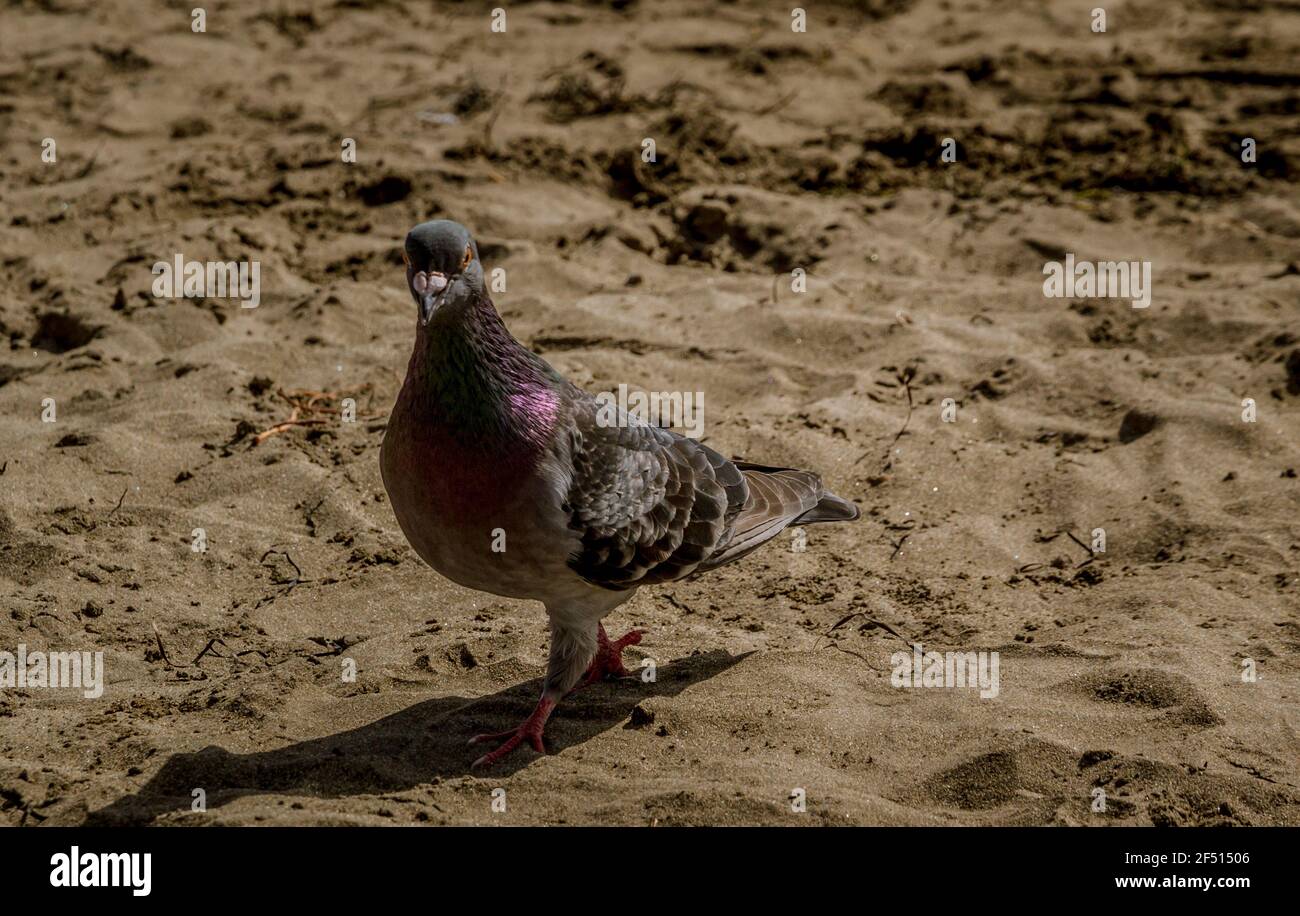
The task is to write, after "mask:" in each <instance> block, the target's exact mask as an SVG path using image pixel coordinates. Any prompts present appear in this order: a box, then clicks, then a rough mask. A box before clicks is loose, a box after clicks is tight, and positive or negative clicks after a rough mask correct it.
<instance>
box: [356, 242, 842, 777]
mask: <svg viewBox="0 0 1300 916" xmlns="http://www.w3.org/2000/svg"><path fill="white" fill-rule="evenodd" d="M403 261H404V262H405V264H406V285H407V289H408V290H409V291H410V294H411V298H412V299H414V301H415V305H416V313H417V322H416V328H415V345H414V348H413V349H412V352H411V358H410V362H409V363H408V365H407V369H406V378H405V381H404V382H403V384H402V388H401V390H400V391H399V393H398V395H397V400H396V402H395V404H394V406H393V409H392V412H391V414H390V416H389V420H388V427H387V429H386V431H385V433H384V441H383V446H382V448H381V450H380V469H381V473H382V475H383V481H384V487H385V489H386V490H387V492H388V498H389V503H390V505H391V506H392V509H393V514H394V515H395V516H396V517H397V522H398V524H399V526H400V527H401V529H402V532H403V534H404V535H405V536H406V539H407V540H408V541H409V542H410V544H411V547H412V548H413V549H414V550H415V552H416V553H417V554H418V555H419V556H420V557H421V559H423V560H424V561H425V562H426V563H428V564H429V565H430V566H431V567H433V568H434V569H435V570H436V571H437V572H439V573H440V574H442V575H443V576H445V577H446V578H448V579H450V580H452V581H453V582H456V583H459V584H460V585H463V586H465V587H467V588H471V589H477V590H478V591H483V592H489V593H491V594H494V595H501V596H504V597H508V598H526V599H532V600H536V601H540V602H541V603H542V604H543V605H544V606H545V608H546V613H547V615H548V617H549V622H550V631H551V633H550V635H551V644H550V655H549V659H548V661H547V666H546V678H545V681H544V684H543V688H542V696H541V699H540V700H539V701H538V703H537V706H536V708H535V709H534V710H533V712H532V713H531V714H530V715H529V716H528V718H526V719H525V720H524V721H523V723H522V724H520V725H519V726H518V727H517V728H513V729H510V730H509V731H506V732H502V733H500V734H486V735H478V736H476V737H474V738H472V739H471V741H470V743H471V744H481V743H498V746H497V747H496V748H495V749H494V750H491V751H489V752H488V753H486V754H484V755H483V756H481V757H479V758H478V759H477V760H475V761H474V764H473V766H476V767H485V766H490V765H492V764H494V763H496V762H497V761H499V760H501V759H502V758H504V757H505V756H506V755H508V754H510V753H512V752H513V751H514V750H515V749H516V748H518V747H520V746H521V745H523V744H524V743H525V742H526V743H527V744H528V745H531V746H532V748H533V749H535V750H536V751H537V752H538V753H541V754H545V753H546V746H545V744H544V742H543V740H542V735H543V730H544V728H545V726H546V722H547V719H548V718H549V717H550V715H551V712H552V711H553V710H554V709H555V707H556V704H557V703H559V702H560V700H561V699H562V698H563V697H565V696H566V695H567V694H568V693H570V692H571V691H573V690H574V689H576V688H578V687H581V686H585V685H589V684H593V683H595V682H596V681H599V680H602V679H605V678H619V677H628V676H629V675H628V672H627V670H626V669H625V668H624V666H623V660H622V657H623V650H624V649H625V648H627V647H628V646H631V645H636V644H638V643H639V642H640V641H641V637H642V635H643V633H642V632H641V631H639V630H633V631H631V632H629V633H628V634H626V635H625V636H623V637H621V638H619V639H610V638H609V636H608V635H607V634H606V632H605V627H604V624H603V622H602V621H603V620H604V618H605V617H606V616H607V615H609V613H610V612H611V611H613V610H614V609H615V608H617V607H618V606H619V605H621V604H623V603H624V602H625V601H627V600H628V599H629V598H631V597H632V595H633V593H634V592H635V591H636V590H637V589H638V588H640V587H641V586H644V585H660V584H664V583H668V582H677V581H680V580H682V579H686V578H689V577H692V576H698V575H700V574H702V573H706V572H708V571H709V570H712V569H717V568H718V567H719V566H723V565H725V564H727V563H731V562H733V561H735V560H738V559H740V558H741V557H743V556H745V555H746V554H748V553H750V552H751V551H753V550H755V549H757V548H758V547H759V546H760V545H762V544H764V543H766V542H768V541H770V540H772V539H773V538H774V537H776V536H777V535H779V534H780V533H781V532H782V531H783V530H785V529H786V528H788V527H790V526H792V525H808V524H812V523H814V522H836V521H852V520H854V519H856V518H858V515H859V512H858V507H857V506H856V505H855V504H853V503H852V502H849V501H848V500H845V499H842V498H840V497H838V496H836V495H835V494H833V493H830V492H828V491H827V490H826V489H825V487H823V486H822V482H821V478H820V477H818V475H817V474H815V473H813V472H811V471H801V470H795V469H793V468H784V467H772V466H768V465H761V464H751V463H749V462H747V461H742V460H729V459H727V458H724V457H723V456H722V455H720V454H719V453H718V452H716V451H714V450H713V449H711V448H709V447H708V446H706V445H703V444H701V443H700V442H698V441H696V440H694V439H691V438H688V437H686V436H682V435H679V434H677V433H675V432H673V431H671V430H670V429H667V428H663V427H660V426H657V425H654V424H651V423H649V422H648V421H646V420H643V419H641V418H639V417H637V416H636V415H635V414H631V413H623V412H619V413H617V416H616V417H615V418H614V421H613V422H611V417H610V412H609V411H608V410H606V411H605V412H604V413H602V412H601V411H600V410H599V409H598V408H599V407H600V406H601V402H600V401H598V400H597V399H596V398H595V397H594V396H592V395H591V394H588V393H587V392H585V391H583V390H582V389H580V388H578V387H577V386H575V385H573V384H572V383H570V382H569V381H567V380H566V379H565V378H564V377H563V376H561V375H560V374H559V373H558V372H557V371H556V370H555V369H553V368H552V367H551V366H550V365H549V364H548V363H547V362H546V361H545V360H543V359H542V358H541V357H539V356H537V355H536V354H534V353H532V352H531V351H529V350H528V349H527V348H526V347H525V346H524V345H523V344H521V343H520V342H519V341H518V340H516V339H515V338H514V337H513V336H512V335H511V333H510V332H509V331H508V330H507V329H506V326H505V323H504V322H503V321H502V319H501V316H500V315H499V314H498V313H497V310H496V307H495V306H494V305H493V304H492V299H491V297H490V296H489V295H488V290H487V288H486V284H485V282H484V271H483V265H482V263H481V262H480V260H479V251H478V245H477V244H476V243H475V241H474V239H473V238H472V237H471V236H470V233H469V231H468V230H467V229H466V228H465V227H464V226H462V225H460V224H459V223H456V222H452V221H450V220H433V221H431V222H425V223H421V224H420V225H418V226H416V227H415V228H414V229H412V230H411V231H410V233H409V234H408V235H407V236H406V242H405V245H404V255H403Z"/></svg>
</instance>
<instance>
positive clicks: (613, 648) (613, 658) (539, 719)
mask: <svg viewBox="0 0 1300 916" xmlns="http://www.w3.org/2000/svg"><path fill="white" fill-rule="evenodd" d="M641 636H642V631H640V630H632V631H631V632H629V633H627V634H626V635H625V636H623V637H621V638H620V639H616V640H614V641H613V642H611V641H610V639H609V636H607V635H606V633H605V627H604V625H599V629H598V630H597V632H596V639H597V643H596V655H595V657H594V658H592V660H591V664H590V665H589V666H588V667H587V671H586V674H584V675H583V679H582V680H581V681H580V682H579V683H578V685H577V687H575V688H574V689H575V690H576V689H577V688H578V687H586V686H587V685H588V684H594V683H596V681H599V680H602V679H604V678H607V677H629V676H630V675H629V673H628V670H627V669H626V668H624V667H623V650H624V649H625V648H626V647H627V646H635V645H636V644H637V643H639V642H640V641H641ZM556 702H557V698H556V697H553V696H552V695H550V694H549V693H543V694H542V698H541V699H540V700H538V701H537V708H536V709H534V710H533V711H532V713H531V714H530V715H529V716H528V718H527V719H525V720H524V721H523V723H521V724H520V725H519V727H518V728H512V729H509V730H508V731H504V732H497V733H495V734H487V735H475V736H474V737H473V738H470V739H469V743H470V744H483V743H485V742H488V741H503V742H504V743H503V744H502V745H501V746H500V747H498V748H497V749H496V750H494V751H489V752H488V753H486V754H484V755H483V756H482V757H480V758H479V759H478V760H475V761H474V763H473V764H472V766H473V767H474V768H478V767H490V766H492V764H494V763H496V762H497V761H499V760H501V758H503V757H505V756H506V755H507V754H509V753H510V752H511V751H513V750H514V749H515V748H517V747H519V745H521V744H523V743H524V742H525V741H527V742H528V743H529V744H530V745H532V747H533V749H534V750H535V751H537V753H539V754H545V753H546V745H545V744H544V743H543V742H542V731H543V730H544V729H545V728H546V720H547V719H549V718H550V717H551V712H552V711H553V710H554V709H555V704H556Z"/></svg>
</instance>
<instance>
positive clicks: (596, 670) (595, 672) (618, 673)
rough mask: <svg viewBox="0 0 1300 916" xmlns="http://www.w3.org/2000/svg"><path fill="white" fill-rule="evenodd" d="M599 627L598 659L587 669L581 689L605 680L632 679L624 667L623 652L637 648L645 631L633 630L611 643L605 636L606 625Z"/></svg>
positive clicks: (597, 635)
mask: <svg viewBox="0 0 1300 916" xmlns="http://www.w3.org/2000/svg"><path fill="white" fill-rule="evenodd" d="M598 626H599V627H600V629H599V630H598V631H597V633H596V639H597V640H598V643H597V645H596V657H595V658H593V659H592V660H591V664H590V665H589V666H588V667H587V673H586V674H584V675H583V677H582V680H581V681H579V682H578V686H579V687H587V686H589V685H591V684H594V683H596V682H597V681H600V680H604V679H605V678H612V677H631V674H629V672H628V670H627V669H626V668H624V667H623V650H624V649H625V648H627V647H628V646H635V645H636V644H637V643H639V642H641V636H642V635H643V633H644V631H642V630H631V631H629V632H628V633H627V634H626V635H624V636H622V637H620V638H619V639H616V640H614V641H613V642H610V641H609V637H608V636H607V635H606V634H605V625H604V624H603V623H602V624H599V625H598Z"/></svg>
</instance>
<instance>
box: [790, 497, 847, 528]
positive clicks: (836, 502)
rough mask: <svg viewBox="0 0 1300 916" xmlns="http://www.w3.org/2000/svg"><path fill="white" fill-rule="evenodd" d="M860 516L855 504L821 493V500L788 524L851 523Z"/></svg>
mask: <svg viewBox="0 0 1300 916" xmlns="http://www.w3.org/2000/svg"><path fill="white" fill-rule="evenodd" d="M860 515H862V512H861V511H860V510H859V509H858V505H857V503H853V502H849V501H848V500H847V499H844V498H843V497H840V496H836V495H835V494H834V493H827V492H824V491H823V493H822V498H821V500H820V501H819V502H818V503H817V505H815V506H813V507H812V508H811V509H809V510H808V511H807V512H805V513H804V514H803V515H801V516H799V517H798V518H797V519H795V520H794V521H793V522H791V523H790V524H792V525H812V524H815V523H816V522H851V521H855V520H856V519H857V518H858V517H859V516H860Z"/></svg>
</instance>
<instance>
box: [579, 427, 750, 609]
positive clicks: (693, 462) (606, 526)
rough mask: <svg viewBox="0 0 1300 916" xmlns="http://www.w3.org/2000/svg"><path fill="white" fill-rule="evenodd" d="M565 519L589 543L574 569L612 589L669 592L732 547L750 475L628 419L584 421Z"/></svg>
mask: <svg viewBox="0 0 1300 916" xmlns="http://www.w3.org/2000/svg"><path fill="white" fill-rule="evenodd" d="M570 458H571V464H572V469H573V473H572V478H571V481H570V485H569V492H568V498H567V500H566V502H565V509H566V511H567V512H568V513H569V527H570V528H572V529H574V530H575V531H577V532H578V533H579V535H580V538H581V544H580V546H579V548H578V549H577V550H576V551H575V552H574V553H573V555H572V556H571V557H570V559H569V566H570V568H572V569H573V570H574V571H575V572H577V573H578V575H580V576H582V577H583V578H584V579H586V580H587V581H588V582H591V583H593V584H595V585H599V586H602V587H604V588H610V589H626V588H635V587H636V586H638V585H648V584H651V583H656V582H670V581H673V580H675V579H681V578H683V577H685V576H689V575H690V574H691V573H693V572H695V571H696V569H697V568H698V567H700V565H701V564H702V563H704V562H705V561H707V560H708V559H709V558H710V557H711V556H713V555H714V554H715V553H717V552H718V551H719V550H720V549H721V548H722V547H724V546H725V544H726V543H727V540H728V539H729V538H730V537H731V531H732V526H733V523H734V522H735V520H736V517H737V516H738V515H739V514H740V512H741V509H742V508H743V507H744V505H745V503H746V501H747V500H748V499H749V490H748V486H747V484H746V481H745V477H744V475H742V474H741V472H740V469H739V468H737V467H736V465H735V464H733V463H732V462H730V461H728V460H727V459H726V458H724V457H722V456H721V455H719V454H718V453H717V452H715V451H713V449H711V448H708V447H707V446H705V445H701V444H700V443H698V442H696V441H695V440H693V439H688V438H686V437H684V436H680V435H678V434H677V433H674V432H672V431H671V430H666V429H660V428H658V427H655V426H650V425H648V424H645V423H643V422H640V421H638V420H637V419H636V418H631V417H622V416H621V417H619V422H618V425H609V426H602V425H600V424H599V423H597V422H596V418H595V414H594V412H593V411H580V416H579V417H578V418H577V420H576V422H575V423H574V425H573V437H572V442H571V444H570Z"/></svg>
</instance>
